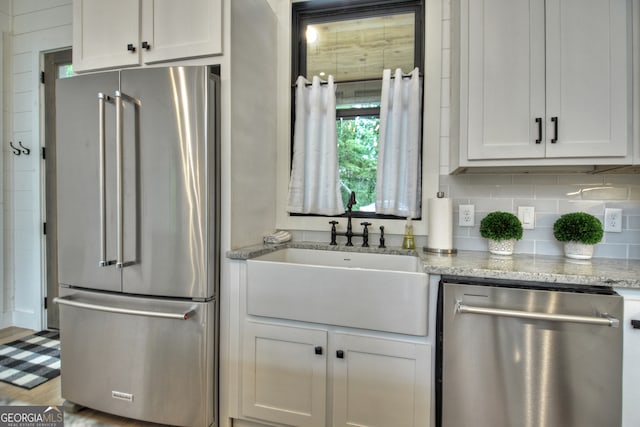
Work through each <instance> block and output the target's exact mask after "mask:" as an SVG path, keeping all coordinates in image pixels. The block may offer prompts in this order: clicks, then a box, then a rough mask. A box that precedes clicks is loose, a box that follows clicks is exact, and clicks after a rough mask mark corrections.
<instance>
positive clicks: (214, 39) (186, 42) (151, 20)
mask: <svg viewBox="0 0 640 427" xmlns="http://www.w3.org/2000/svg"><path fill="white" fill-rule="evenodd" d="M142 10H143V12H142V15H143V18H142V39H141V40H142V43H141V46H142V44H144V43H145V42H146V46H147V47H146V48H142V47H141V48H142V49H144V54H143V60H144V62H145V63H153V62H160V61H167V60H173V59H182V58H193V57H199V56H209V55H217V54H220V53H222V0H182V1H175V0H143V9H142Z"/></svg>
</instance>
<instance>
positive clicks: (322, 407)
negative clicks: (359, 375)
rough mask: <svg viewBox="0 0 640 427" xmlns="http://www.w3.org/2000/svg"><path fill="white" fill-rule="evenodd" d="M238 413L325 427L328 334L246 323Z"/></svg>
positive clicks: (284, 422)
mask: <svg viewBox="0 0 640 427" xmlns="http://www.w3.org/2000/svg"><path fill="white" fill-rule="evenodd" d="M244 336H245V339H244V366H243V370H242V413H243V415H244V416H247V417H251V418H258V419H261V420H265V421H271V422H275V423H282V424H287V425H290V426H300V427H324V426H325V411H326V372H327V361H326V355H325V353H326V347H327V332H326V331H324V330H320V329H310V328H299V327H290V326H281V325H274V324H267V323H255V322H247V323H246V330H245V333H244Z"/></svg>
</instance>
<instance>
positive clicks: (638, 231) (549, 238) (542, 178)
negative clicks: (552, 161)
mask: <svg viewBox="0 0 640 427" xmlns="http://www.w3.org/2000/svg"><path fill="white" fill-rule="evenodd" d="M440 191H444V193H445V195H446V197H450V198H451V199H453V205H454V227H453V236H454V245H455V247H456V248H457V249H466V250H486V249H487V243H486V240H485V239H483V238H482V237H481V236H480V231H479V230H480V221H481V220H482V218H484V217H485V216H486V215H487V214H488V213H489V212H492V211H496V210H501V211H506V212H512V213H514V214H517V212H518V206H533V207H534V208H535V228H534V229H533V230H524V235H523V237H522V240H520V241H519V242H518V243H517V244H516V249H515V250H516V252H518V253H531V254H542V255H561V254H562V244H561V243H560V242H558V241H556V239H555V237H554V236H553V223H554V222H555V221H556V219H558V217H559V216H560V215H562V214H564V213H568V212H579V211H582V212H588V213H590V214H592V215H595V216H596V217H598V218H599V219H600V221H602V220H603V219H604V210H605V208H619V209H622V232H621V233H611V232H605V233H604V237H603V239H602V242H600V243H599V244H597V245H596V247H595V251H594V257H600V258H628V259H640V175H622V174H620V175H617V174H609V175H586V174H571V175H533V174H519V175H488V174H486V175H485V174H481V175H441V176H440ZM461 204H462V205H467V204H471V205H474V206H475V226H474V227H460V226H458V220H457V218H458V211H459V209H458V207H459V206H460V205H461Z"/></svg>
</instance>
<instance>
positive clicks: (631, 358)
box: [616, 289, 640, 427]
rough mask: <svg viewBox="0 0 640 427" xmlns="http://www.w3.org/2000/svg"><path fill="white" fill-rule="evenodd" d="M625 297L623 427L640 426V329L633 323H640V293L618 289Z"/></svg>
mask: <svg viewBox="0 0 640 427" xmlns="http://www.w3.org/2000/svg"><path fill="white" fill-rule="evenodd" d="M616 291H617V292H618V293H619V294H621V295H623V296H624V322H623V325H622V327H623V328H624V329H623V338H622V339H623V343H624V344H623V351H622V427H632V426H639V425H640V406H639V405H638V402H640V388H638V384H639V383H640V365H638V355H639V354H640V329H635V328H634V327H633V326H632V324H631V321H632V320H638V321H640V292H638V291H637V290H630V289H623V290H620V289H616Z"/></svg>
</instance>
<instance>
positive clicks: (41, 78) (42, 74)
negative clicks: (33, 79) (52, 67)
mask: <svg viewBox="0 0 640 427" xmlns="http://www.w3.org/2000/svg"><path fill="white" fill-rule="evenodd" d="M40 83H42V84H44V71H40Z"/></svg>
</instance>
